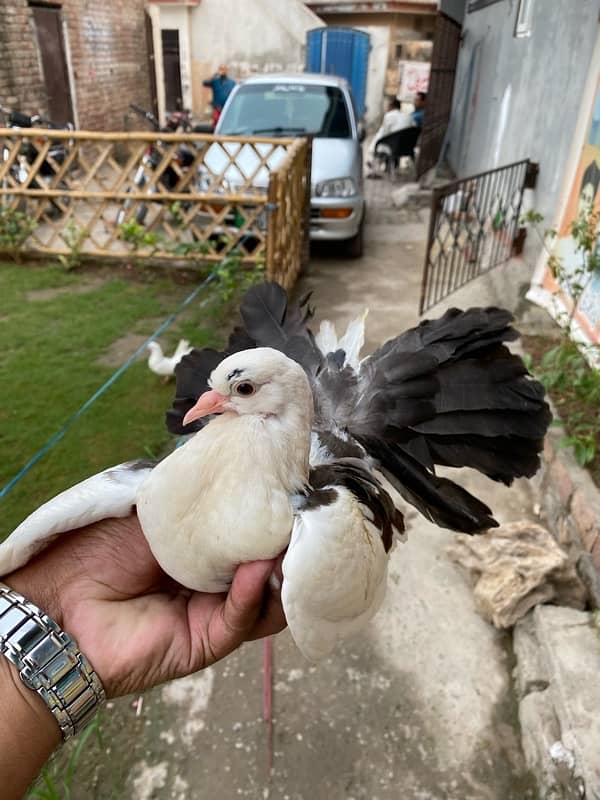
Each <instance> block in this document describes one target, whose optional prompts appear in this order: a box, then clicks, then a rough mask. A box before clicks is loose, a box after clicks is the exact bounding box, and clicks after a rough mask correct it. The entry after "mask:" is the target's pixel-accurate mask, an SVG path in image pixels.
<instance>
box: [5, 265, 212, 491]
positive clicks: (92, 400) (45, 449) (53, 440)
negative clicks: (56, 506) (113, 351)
mask: <svg viewBox="0 0 600 800" xmlns="http://www.w3.org/2000/svg"><path fill="white" fill-rule="evenodd" d="M217 271H218V267H216V268H215V269H214V270H213V271H212V272H211V273H210V275H208V277H207V278H205V279H204V280H203V281H202V283H201V284H199V286H196V288H195V289H194V291H193V292H191V294H189V295H188V296H187V297H186V298H185V300H183V301H182V302H181V303H180V304H179V306H178V307H177V308H176V309H175V311H174V312H173V313H172V314H170V315H169V316H168V317H167V318H166V319H165V321H164V322H163V323H162V324H161V325H159V327H158V328H157V329H156V330H155V331H154V333H153V334H152V335H151V336H149V337H148V338H147V339H146V340H145V341H144V342H143V343H142V344H141V345H140V346H139V347H138V349H137V350H136V351H135V353H134V354H133V355H132V356H130V358H128V359H127V361H126V362H125V363H124V364H122V365H121V366H120V367H119V369H118V370H117V371H116V372H114V373H113V374H112V375H111V376H110V378H109V379H108V380H107V381H106V383H104V384H103V385H102V386H101V387H100V388H99V389H98V391H96V392H94V394H93V395H92V396H91V397H90V398H89V399H88V400H86V401H85V403H84V404H83V405H82V406H81V408H79V409H78V410H77V411H76V412H75V413H74V414H73V416H72V417H70V418H69V419H68V420H67V422H65V424H64V425H63V427H62V428H61V429H60V430H59V431H58V432H57V433H55V434H54V436H52V438H51V439H48V441H47V442H46V444H45V445H44V446H43V447H42V448H40V449H39V450H38V451H37V453H36V454H35V455H34V456H33V457H32V458H30V459H29V461H28V462H27V463H26V464H25V466H24V467H23V468H22V469H21V470H20V471H19V472H18V473H17V474H16V475H15V476H14V477H13V478H11V479H10V480H9V482H8V483H7V484H6V486H5V487H4V488H3V489H2V490H1V491H0V500H1V499H2V498H3V497H5V496H6V495H7V494H8V493H9V492H10V490H11V489H13V488H14V487H15V486H16V485H17V483H18V482H19V481H20V480H21V479H22V478H24V477H25V475H27V473H28V472H29V470H30V469H31V468H32V467H34V466H35V465H36V464H37V462H38V461H39V460H40V459H41V458H43V457H44V456H45V455H46V453H47V452H48V451H50V450H52V448H53V447H54V445H55V444H57V443H58V442H60V440H61V439H62V438H63V436H64V435H65V434H66V433H67V431H68V430H69V428H71V427H72V426H73V425H74V424H75V422H77V420H78V419H79V417H81V415H82V414H84V413H85V412H86V411H87V410H88V408H89V407H90V406H91V405H92V404H93V403H95V402H96V400H97V399H98V398H99V397H100V396H101V395H103V394H104V392H105V391H106V390H107V389H109V388H110V387H111V386H112V385H113V383H114V382H115V381H116V380H117V379H118V378H119V377H120V376H121V375H122V374H123V373H124V372H125V370H126V369H128V368H129V367H130V366H131V365H132V364H133V362H134V361H135V360H136V359H137V357H138V356H139V355H141V353H142V352H143V351H144V350H145V349H146V347H147V346H148V343H149V342H151V341H152V340H153V339H156V337H157V336H160V334H161V333H163V331H165V330H166V329H167V328H168V327H169V325H171V324H172V323H173V321H174V320H175V318H176V317H177V316H178V315H179V314H180V313H181V312H182V311H183V309H184V308H185V307H186V306H188V305H189V304H190V303H191V302H192V300H194V299H195V298H196V297H197V296H198V294H199V293H200V292H201V291H202V289H204V288H205V286H207V285H208V284H209V283H210V282H211V281H212V280H214V278H215V277H216V275H217Z"/></svg>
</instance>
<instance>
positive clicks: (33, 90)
mask: <svg viewBox="0 0 600 800" xmlns="http://www.w3.org/2000/svg"><path fill="white" fill-rule="evenodd" d="M0 16H1V22H0V53H1V54H2V57H1V58H0V105H4V106H8V107H9V108H15V109H17V110H19V111H23V112H24V113H30V114H32V113H34V112H37V111H39V110H40V109H42V110H43V111H46V90H45V88H44V81H43V77H42V71H41V65H40V60H39V55H38V49H37V41H36V38H35V31H34V28H33V19H32V17H31V11H30V9H29V7H28V5H27V0H10V2H9V0H0Z"/></svg>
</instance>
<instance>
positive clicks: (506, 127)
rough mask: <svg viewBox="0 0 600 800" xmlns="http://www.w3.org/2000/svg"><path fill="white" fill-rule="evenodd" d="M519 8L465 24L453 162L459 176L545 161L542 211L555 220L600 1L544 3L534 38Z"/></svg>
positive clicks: (493, 11)
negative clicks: (518, 28)
mask: <svg viewBox="0 0 600 800" xmlns="http://www.w3.org/2000/svg"><path fill="white" fill-rule="evenodd" d="M517 9H518V3H514V2H511V3H507V2H502V3H494V4H493V5H491V6H488V7H486V8H483V9H481V10H479V11H473V12H470V13H467V14H466V16H465V19H464V22H463V44H462V47H461V50H460V55H459V61H458V67H457V72H456V81H455V86H454V98H453V108H452V118H451V121H450V126H449V128H448V133H447V142H448V153H447V156H448V160H449V162H450V165H451V166H452V168H453V169H454V171H455V172H456V173H457V175H458V176H459V177H464V176H467V175H473V174H476V173H478V172H481V171H483V170H489V169H493V168H494V167H497V166H502V165H503V164H509V163H511V162H513V161H518V160H520V159H523V158H530V159H531V160H532V161H537V162H538V163H539V164H540V173H539V178H538V185H537V189H536V198H535V201H534V202H535V206H536V209H537V210H538V211H540V212H541V213H542V214H544V216H545V218H546V220H548V221H550V220H552V219H553V218H554V214H555V212H556V208H557V202H558V197H559V194H560V187H561V181H562V176H563V171H564V165H565V163H566V161H567V157H568V153H569V148H570V145H571V140H572V137H573V133H574V131H575V125H576V122H577V117H578V113H579V107H580V102H581V96H582V92H583V88H584V85H585V81H586V78H587V75H588V70H589V65H590V60H591V56H592V52H593V48H594V43H595V40H596V33H597V29H598V3H597V0H577V2H576V3H569V4H568V7H567V6H566V4H565V2H564V0H537V2H535V3H534V5H533V10H534V11H533V13H534V16H533V23H532V31H531V36H529V37H527V38H519V39H517V38H515V37H514V35H513V34H514V27H515V20H516V14H517Z"/></svg>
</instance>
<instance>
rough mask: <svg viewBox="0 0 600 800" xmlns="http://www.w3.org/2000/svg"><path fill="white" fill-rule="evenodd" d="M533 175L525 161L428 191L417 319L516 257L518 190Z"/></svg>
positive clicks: (532, 182) (535, 168)
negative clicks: (426, 224)
mask: <svg viewBox="0 0 600 800" xmlns="http://www.w3.org/2000/svg"><path fill="white" fill-rule="evenodd" d="M537 173H538V165H537V164H535V163H533V162H531V161H529V160H527V159H526V160H524V161H517V162H515V163H514V164H508V165H507V166H505V167H498V169H493V170H490V171H488V172H482V173H480V174H479V175H471V176H470V177H468V178H463V179H462V180H458V181H453V182H452V183H447V184H446V185H445V186H440V187H438V188H437V189H434V190H433V196H432V201H431V219H430V222H429V236H428V239H427V252H426V255H425V269H424V272H423V283H422V287H421V299H420V302H419V313H420V314H422V313H423V312H424V311H427V310H428V309H429V308H431V306H434V305H435V304H436V303H439V302H440V301H441V300H444V298H446V297H447V296H448V295H449V294H452V292H454V291H456V290H457V289H459V288H460V287H461V286H464V285H465V284H466V283H469V282H470V281H472V280H473V279H474V278H477V277H478V276H479V275H483V274H484V273H485V272H487V271H488V270H490V269H492V267H495V266H497V265H498V264H502V263H503V262H505V261H508V259H509V258H510V257H511V256H512V255H513V253H515V254H516V250H517V247H516V245H517V244H518V243H519V241H520V240H519V235H520V226H519V217H520V214H521V203H522V200H523V190H524V189H533V188H534V187H535V183H536V179H537Z"/></svg>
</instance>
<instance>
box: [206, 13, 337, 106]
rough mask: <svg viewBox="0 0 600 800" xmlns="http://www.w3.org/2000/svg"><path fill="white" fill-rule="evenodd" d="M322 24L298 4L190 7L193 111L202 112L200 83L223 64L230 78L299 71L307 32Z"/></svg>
mask: <svg viewBox="0 0 600 800" xmlns="http://www.w3.org/2000/svg"><path fill="white" fill-rule="evenodd" d="M322 26H323V22H322V21H321V20H320V18H319V17H317V16H316V14H313V12H312V11H310V10H309V9H308V8H306V6H304V4H303V3H302V2H300V0H243V2H240V0H202V2H201V3H200V5H198V6H196V7H195V8H193V9H191V26H190V31H191V72H192V84H193V86H192V108H193V110H194V112H195V113H196V114H202V113H205V112H206V111H207V110H208V107H209V102H210V91H209V90H207V89H203V88H202V81H203V80H204V79H205V78H209V77H210V76H211V75H213V74H214V72H215V70H216V68H217V67H218V65H219V64H223V63H224V64H227V66H228V68H229V74H230V76H231V77H232V78H234V79H238V78H244V77H246V76H248V75H251V74H254V73H257V72H281V71H286V72H287V71H299V72H300V71H302V70H303V68H304V53H305V42H306V32H307V31H308V30H311V29H313V28H318V27H322Z"/></svg>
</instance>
